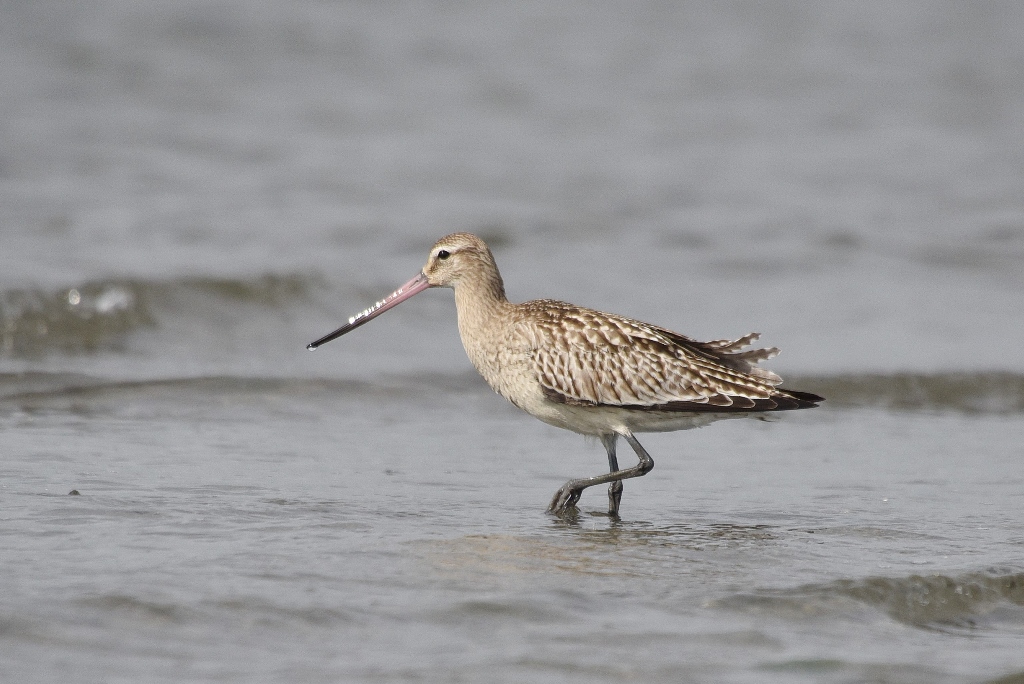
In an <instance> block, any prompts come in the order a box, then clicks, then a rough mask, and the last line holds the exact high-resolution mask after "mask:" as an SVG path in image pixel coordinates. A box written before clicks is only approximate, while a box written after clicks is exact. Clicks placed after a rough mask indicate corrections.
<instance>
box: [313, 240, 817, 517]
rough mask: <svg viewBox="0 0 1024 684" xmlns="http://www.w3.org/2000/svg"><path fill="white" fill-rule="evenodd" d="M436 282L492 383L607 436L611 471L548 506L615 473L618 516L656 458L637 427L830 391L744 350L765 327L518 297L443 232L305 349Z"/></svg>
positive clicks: (553, 419)
mask: <svg viewBox="0 0 1024 684" xmlns="http://www.w3.org/2000/svg"><path fill="white" fill-rule="evenodd" d="M431 287H450V288H452V289H453V290H455V308H456V309H457V311H458V318H459V335H460V336H461V337H462V344H463V346H464V347H465V348H466V354H468V355H469V360H470V361H472V363H473V365H474V366H475V367H476V369H477V371H479V373H480V375H482V376H483V377H484V380H486V381H487V384H488V385H490V386H491V388H492V389H494V391H495V392H497V393H498V394H500V395H501V396H503V397H505V398H506V399H508V400H509V401H511V402H512V403H513V404H515V405H516V406H518V407H519V408H521V409H523V410H524V411H526V412H527V413H529V414H530V415H531V416H534V417H535V418H538V419H539V420H542V421H544V422H545V423H548V424H550V425H554V426H556V427H560V428H564V429H566V430H572V431H573V432H577V433H580V434H583V435H591V436H594V437H597V438H598V439H600V440H601V443H602V444H603V445H604V448H605V451H606V452H607V454H608V470H609V472H607V473H603V474H601V475H597V476H594V477H584V478H578V479H573V480H569V481H568V482H566V483H565V484H564V485H562V487H561V488H560V489H559V490H558V491H557V492H555V496H554V497H553V498H552V499H551V504H550V505H549V506H548V511H549V512H551V513H556V514H561V513H564V512H566V511H568V510H570V509H572V508H573V507H574V506H575V505H576V502H577V501H579V498H580V495H581V493H582V492H583V490H584V489H586V488H587V487H592V486H594V485H599V484H605V483H610V485H609V487H608V513H609V514H610V515H618V511H619V502H620V500H621V498H622V480H625V479H628V478H631V477H640V476H641V475H646V474H647V473H649V472H650V471H651V469H652V468H654V460H653V459H652V458H651V457H650V455H649V454H648V453H647V451H646V450H645V449H644V448H643V447H642V446H641V445H640V442H638V441H637V439H636V437H635V436H634V433H636V432H666V431H673V430H686V429H689V428H695V427H701V426H703V425H707V424H708V423H712V422H714V421H716V420H721V419H723V418H737V417H743V416H761V415H763V414H765V413H767V412H770V411H787V410H791V409H803V408H812V407H814V406H817V404H818V402H820V401H823V399H822V397H819V396H817V395H815V394H811V393H809V392H797V391H794V390H787V389H782V388H781V387H778V385H779V383H781V382H782V379H781V378H780V377H779V376H778V375H776V374H775V373H772V372H771V371H769V370H765V369H762V368H758V367H757V363H758V362H759V361H763V360H765V359H770V358H772V357H773V356H775V355H776V354H777V353H778V351H779V350H778V349H775V348H769V349H747V350H746V351H744V349H745V348H746V347H747V346H748V345H749V344H750V343H751V342H753V341H754V340H756V339H757V337H758V335H757V334H756V333H751V334H749V335H746V336H744V337H741V338H739V339H737V340H731V341H730V340H714V341H712V342H698V341H696V340H693V339H690V338H689V337H686V336H685V335H680V334H679V333H675V332H672V331H670V330H666V329H665V328H660V327H658V326H655V325H650V324H649V323H642V322H640V321H635V320H632V319H629V318H625V317H623V316H617V315H615V314H607V313H602V312H600V311H594V310H592V309H585V308H583V307H581V306H575V305H573V304H567V303H565V302H559V301H554V300H550V299H538V300H535V301H530V302H523V303H522V304H513V303H511V302H509V301H508V299H507V298H506V297H505V286H504V284H503V283H502V280H501V275H500V274H499V273H498V267H497V265H496V264H495V262H494V256H493V255H492V254H491V250H490V249H488V247H487V245H486V244H484V241H483V240H481V239H480V238H478V237H476V236H475V235H470V234H469V233H453V234H451V235H448V236H446V237H443V238H441V239H440V240H438V241H437V243H436V244H435V245H434V246H433V247H432V248H431V250H430V255H429V257H428V258H427V264H426V266H424V267H423V270H422V271H420V273H419V274H417V275H416V277H415V278H413V279H412V280H410V281H409V282H408V283H406V284H405V285H403V286H402V287H400V288H399V289H398V290H396V291H395V292H394V293H392V294H390V295H388V296H387V297H386V298H385V299H383V300H381V301H379V302H377V303H376V304H374V305H373V306H371V307H370V308H369V309H367V310H365V311H363V312H362V313H359V314H357V315H356V316H353V317H352V318H350V319H349V320H348V323H347V324H345V325H343V326H342V327H340V328H338V329H337V330H335V331H334V332H332V333H330V334H329V335H326V336H324V337H322V338H320V339H319V340H316V341H315V342H312V343H310V344H309V345H308V347H307V348H308V349H310V350H314V349H316V348H317V347H319V346H320V345H322V344H325V343H326V342H330V341H331V340H333V339H335V338H337V337H340V336H342V335H344V334H345V333H348V332H351V331H352V330H355V329H356V328H358V327H359V326H361V325H363V324H364V323H368V322H369V321H371V320H373V319H374V318H376V317H377V316H379V315H380V314H382V313H384V312H385V311H387V310H388V309H390V308H392V307H395V306H397V305H398V304H400V303H402V302H404V301H405V300H407V299H409V298H410V297H412V296H414V295H416V294H417V293H419V292H422V291H423V290H426V289H428V288H431ZM619 437H622V438H623V439H625V440H626V441H627V442H628V443H629V445H630V446H631V447H633V451H635V452H636V455H637V457H638V458H639V459H640V462H639V463H638V464H637V465H635V466H633V467H632V468H623V469H620V468H619V463H618V459H617V458H616V455H615V443H616V441H617V440H618V438H619Z"/></svg>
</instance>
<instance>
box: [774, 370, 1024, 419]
mask: <svg viewBox="0 0 1024 684" xmlns="http://www.w3.org/2000/svg"><path fill="white" fill-rule="evenodd" d="M786 379H787V382H786V383H785V386H787V387H789V386H791V387H796V388H799V389H801V390H804V391H810V392H815V393H816V394H820V395H822V396H823V397H825V399H826V402H825V404H824V405H826V406H830V407H843V406H857V407H868V406H870V407H877V408H882V409H887V410H893V411H900V410H902V411H922V410H946V411H956V412H961V413H1024V375H1022V374H1019V373H1009V372H1000V371H991V372H984V371H982V372H966V371H965V372H953V373H890V374H882V373H864V374H852V373H851V374H846V375H833V376H817V377H812V376H805V377H790V376H787V378H786Z"/></svg>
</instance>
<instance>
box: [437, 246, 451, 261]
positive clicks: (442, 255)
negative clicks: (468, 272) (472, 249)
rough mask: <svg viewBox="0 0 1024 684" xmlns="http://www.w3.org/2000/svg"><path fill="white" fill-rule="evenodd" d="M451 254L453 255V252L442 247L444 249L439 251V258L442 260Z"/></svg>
mask: <svg viewBox="0 0 1024 684" xmlns="http://www.w3.org/2000/svg"><path fill="white" fill-rule="evenodd" d="M451 255H452V253H451V252H449V251H448V250H447V249H442V250H440V251H438V253H437V258H438V259H440V260H441V261H444V260H445V259H447V258H448V257H450V256H451Z"/></svg>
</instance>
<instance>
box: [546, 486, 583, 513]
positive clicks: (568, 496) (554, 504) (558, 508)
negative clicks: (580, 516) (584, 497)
mask: <svg viewBox="0 0 1024 684" xmlns="http://www.w3.org/2000/svg"><path fill="white" fill-rule="evenodd" d="M573 485H575V483H574V482H572V481H570V482H566V483H565V484H564V485H562V486H561V488H560V489H559V490H558V491H557V492H555V495H554V496H553V497H552V498H551V503H550V504H549V505H548V513H554V514H555V515H562V514H563V513H566V512H568V511H569V509H571V508H575V506H576V502H577V501H579V500H580V495H581V494H583V488H582V487H579V486H573Z"/></svg>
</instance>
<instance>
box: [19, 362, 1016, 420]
mask: <svg viewBox="0 0 1024 684" xmlns="http://www.w3.org/2000/svg"><path fill="white" fill-rule="evenodd" d="M787 385H792V386H793V387H799V388H800V389H802V390H809V391H813V392H817V393H819V394H822V395H823V396H824V397H825V403H824V404H822V406H823V408H824V409H827V410H834V409H843V408H882V409H884V410H891V411H950V412H954V413H965V414H1016V413H1024V375H1017V374H1013V373H995V372H991V373H950V374H939V375H929V374H912V373H899V374H894V375H875V374H869V375H844V376H819V377H810V376H805V377H802V378H796V379H794V380H793V382H792V383H787ZM437 392H448V393H456V394H464V393H468V392H483V393H489V392H490V390H489V389H487V386H486V385H485V384H484V383H483V381H482V380H480V378H479V377H478V376H477V375H476V373H474V372H472V371H466V372H463V373H432V372H424V373H407V374H401V375H398V374H396V375H388V376H384V377H380V378H377V379H375V380H373V381H372V382H370V381H364V380H355V379H348V378H299V377H294V378H289V377H246V376H233V375H204V376H195V377H177V378H174V377H172V378H144V379H129V380H113V379H107V378H100V377H94V376H89V375H83V374H72V373H49V372H23V373H0V402H3V403H5V404H7V405H8V406H10V405H12V404H13V405H16V406H17V405H22V406H24V407H31V406H42V405H50V406H53V405H60V403H61V402H65V401H68V400H71V399H74V400H76V401H79V402H86V403H88V401H89V400H90V399H97V400H99V399H110V398H117V397H123V398H124V399H131V398H141V397H150V398H160V397H162V398H173V397H183V398H184V397H188V398H190V400H191V399H195V398H196V397H202V396H206V397H223V396H232V395H241V394H247V395H264V396H274V395H277V396H285V395H287V396H293V397H296V396H297V397H302V396H307V397H313V396H317V397H323V396H325V395H326V396H332V395H333V396H337V395H358V396H365V397H368V396H385V397H395V396H403V395H404V396H413V395H420V394H423V395H431V394H436V393H437Z"/></svg>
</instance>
